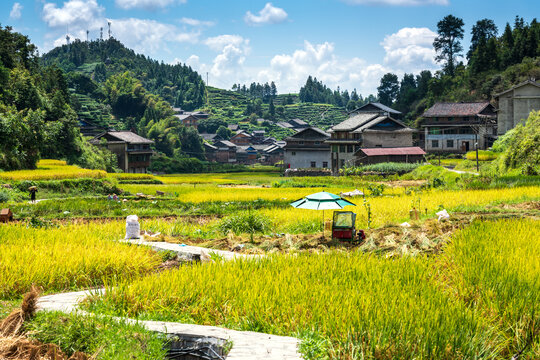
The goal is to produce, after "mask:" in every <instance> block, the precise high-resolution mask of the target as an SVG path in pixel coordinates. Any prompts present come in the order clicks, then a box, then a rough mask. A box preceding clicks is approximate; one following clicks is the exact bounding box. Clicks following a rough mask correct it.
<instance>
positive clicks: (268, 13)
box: [244, 3, 288, 26]
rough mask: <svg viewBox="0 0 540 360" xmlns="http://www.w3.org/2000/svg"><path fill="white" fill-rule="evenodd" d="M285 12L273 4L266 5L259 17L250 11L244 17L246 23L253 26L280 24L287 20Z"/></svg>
mask: <svg viewBox="0 0 540 360" xmlns="http://www.w3.org/2000/svg"><path fill="white" fill-rule="evenodd" d="M287 16H288V15H287V13H286V12H285V10H283V9H281V8H278V7H275V6H273V5H272V3H266V5H265V6H264V8H263V9H262V10H261V11H259V15H254V14H252V13H251V11H248V12H247V13H246V15H245V16H244V21H245V22H246V23H247V24H248V25H251V26H257V25H266V24H278V23H281V22H284V21H285V20H287Z"/></svg>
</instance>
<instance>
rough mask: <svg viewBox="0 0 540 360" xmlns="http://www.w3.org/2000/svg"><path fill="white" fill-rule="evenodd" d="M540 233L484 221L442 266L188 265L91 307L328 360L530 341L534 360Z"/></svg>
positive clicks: (502, 348) (334, 256)
mask: <svg viewBox="0 0 540 360" xmlns="http://www.w3.org/2000/svg"><path fill="white" fill-rule="evenodd" d="M539 234H540V223H539V222H538V221H534V220H503V221H497V222H475V223H474V224H473V225H471V226H470V227H468V228H466V229H464V230H462V231H461V232H459V233H457V234H456V235H455V236H454V240H453V241H452V242H451V244H450V245H449V248H448V249H447V251H446V253H445V254H444V255H443V256H442V257H427V256H416V257H399V258H386V257H382V256H376V255H373V254H364V253H361V252H359V251H354V252H349V253H344V252H330V253H325V254H319V255H313V254H307V253H302V254H293V255H280V256H278V255H274V256H268V257H265V258H261V259H257V260H251V261H250V260H238V261H234V262H217V263H211V264H206V265H198V266H190V267H182V268H180V269H178V270H171V271H168V272H165V273H161V274H155V275H151V276H148V277H145V278H140V279H136V280H135V281H119V282H118V283H116V284H114V286H115V287H114V288H110V289H109V290H108V291H107V293H106V294H105V295H104V296H103V297H102V298H95V299H94V300H93V303H92V304H91V308H92V309H93V310H95V311H100V312H101V311H104V312H108V313H113V314H119V315H129V316H132V317H135V316H137V317H140V318H145V319H164V320H177V321H182V322H191V323H197V324H205V325H220V326H224V327H228V328H236V329H242V330H251V331H260V332H268V333H273V334H280V335H293V336H301V337H303V338H304V339H305V340H306V343H304V345H302V346H304V347H305V346H308V347H309V346H310V345H309V344H313V342H314V340H316V342H317V343H318V344H319V345H318V351H319V352H321V351H322V352H323V355H329V356H330V358H339V359H398V358H399V359H473V358H476V359H480V358H481V359H508V358H510V357H511V356H512V355H513V354H515V353H516V352H518V351H519V350H521V349H523V348H524V344H525V342H527V341H529V345H528V346H527V347H526V348H525V350H524V353H523V354H522V356H523V358H527V359H535V358H539V357H540V334H539V333H538V332H535V329H537V328H538V325H539V324H540V313H539V311H540V260H539V259H540V240H539V239H540V236H539ZM201 284H202V285H201ZM310 340H311V341H310ZM321 344H323V345H321ZM308 350H309V349H308Z"/></svg>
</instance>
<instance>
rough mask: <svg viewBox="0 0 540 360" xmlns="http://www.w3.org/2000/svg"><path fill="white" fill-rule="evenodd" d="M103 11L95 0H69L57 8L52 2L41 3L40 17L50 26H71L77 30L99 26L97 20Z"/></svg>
mask: <svg viewBox="0 0 540 360" xmlns="http://www.w3.org/2000/svg"><path fill="white" fill-rule="evenodd" d="M104 11H105V9H104V8H103V7H101V6H100V5H98V3H97V1H96V0H70V1H67V2H65V3H64V6H63V7H61V8H59V7H57V6H56V4H54V3H45V5H43V13H42V18H43V20H44V21H45V23H47V25H48V26H49V27H51V28H64V29H65V28H66V27H68V26H69V27H70V28H71V27H73V28H76V29H78V30H81V29H83V30H86V29H89V30H93V29H96V28H99V26H100V25H99V24H97V22H98V21H99V20H100V19H102V14H103V12H104Z"/></svg>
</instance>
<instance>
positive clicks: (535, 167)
mask: <svg viewBox="0 0 540 360" xmlns="http://www.w3.org/2000/svg"><path fill="white" fill-rule="evenodd" d="M539 143H540V112H539V111H532V112H531V113H530V115H529V118H528V119H527V121H526V123H525V124H524V125H522V124H520V125H518V126H516V127H515V128H514V129H513V130H511V131H509V132H508V133H506V134H505V135H503V136H501V137H500V138H499V139H498V140H497V141H496V142H495V144H494V145H493V148H494V149H496V150H497V151H501V152H502V154H501V155H499V157H498V158H497V160H495V161H494V169H493V170H494V172H496V173H498V174H509V173H512V170H517V171H518V172H521V173H522V174H523V175H539V174H540V147H539V146H538V144H539Z"/></svg>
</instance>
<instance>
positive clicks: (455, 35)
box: [433, 15, 465, 77]
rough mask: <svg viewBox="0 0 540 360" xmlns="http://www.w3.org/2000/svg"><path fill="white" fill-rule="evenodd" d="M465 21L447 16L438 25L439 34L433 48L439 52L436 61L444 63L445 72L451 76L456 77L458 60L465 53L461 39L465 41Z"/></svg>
mask: <svg viewBox="0 0 540 360" xmlns="http://www.w3.org/2000/svg"><path fill="white" fill-rule="evenodd" d="M464 25H465V24H464V23H463V20H462V19H460V18H458V17H455V16H453V15H447V16H445V17H444V19H442V20H441V21H439V22H438V23H437V33H438V34H439V35H438V36H437V37H436V38H435V41H433V47H434V48H435V51H436V52H437V56H436V57H435V61H437V62H439V63H440V62H443V63H444V65H443V70H444V71H445V72H446V73H447V74H448V75H450V76H452V77H453V76H454V74H455V70H456V58H457V57H458V56H459V55H460V53H461V51H463V47H462V46H461V41H460V40H461V39H463V33H464V30H463V26H464Z"/></svg>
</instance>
